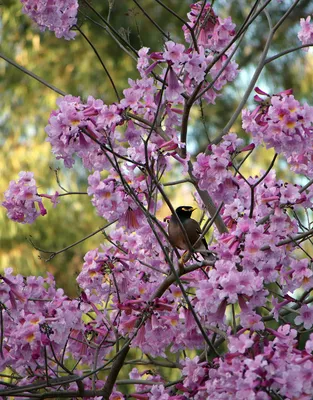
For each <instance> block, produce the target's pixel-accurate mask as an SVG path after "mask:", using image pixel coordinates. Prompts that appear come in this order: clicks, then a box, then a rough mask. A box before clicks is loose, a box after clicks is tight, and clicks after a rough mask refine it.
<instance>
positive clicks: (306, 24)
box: [298, 15, 313, 51]
mask: <svg viewBox="0 0 313 400" xmlns="http://www.w3.org/2000/svg"><path fill="white" fill-rule="evenodd" d="M300 27H301V29H300V31H299V32H298V38H299V40H300V41H301V43H302V44H310V43H313V25H312V24H311V16H310V15H309V16H307V17H306V19H304V18H301V19H300ZM304 50H305V51H308V50H309V48H308V47H307V48H304Z"/></svg>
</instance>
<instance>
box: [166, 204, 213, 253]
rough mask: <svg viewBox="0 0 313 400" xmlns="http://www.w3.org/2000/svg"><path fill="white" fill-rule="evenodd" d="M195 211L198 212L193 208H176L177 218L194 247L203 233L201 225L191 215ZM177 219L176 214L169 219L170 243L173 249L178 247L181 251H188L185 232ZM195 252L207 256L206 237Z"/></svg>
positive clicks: (197, 245) (198, 244)
mask: <svg viewBox="0 0 313 400" xmlns="http://www.w3.org/2000/svg"><path fill="white" fill-rule="evenodd" d="M194 210H196V208H194V207H191V206H181V207H178V208H176V210H175V211H176V214H177V217H178V218H179V220H180V222H181V224H182V226H183V227H184V229H185V231H186V234H187V237H188V239H189V242H190V245H191V246H192V247H193V246H194V244H195V243H196V242H197V240H198V239H199V237H200V235H201V233H202V230H201V228H200V225H199V223H198V222H197V221H196V220H194V219H193V218H191V214H192V213H193V211H194ZM177 217H176V215H175V214H172V216H171V217H170V219H169V223H168V236H169V241H170V243H171V245H172V246H173V247H176V248H178V249H180V250H187V251H188V250H189V249H190V247H189V246H188V242H187V240H186V237H185V235H184V232H183V230H182V229H181V227H180V224H179V222H178V220H177ZM195 250H196V252H200V253H202V252H204V254H202V255H203V256H204V257H205V254H208V245H207V242H206V240H205V238H204V237H203V238H202V239H201V240H200V241H199V242H198V243H197V244H196V248H195Z"/></svg>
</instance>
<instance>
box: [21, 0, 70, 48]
mask: <svg viewBox="0 0 313 400" xmlns="http://www.w3.org/2000/svg"><path fill="white" fill-rule="evenodd" d="M21 2H22V4H24V6H23V13H25V14H27V15H29V17H30V18H31V19H33V20H34V21H35V22H36V23H37V24H38V25H39V27H40V29H41V30H45V29H46V28H48V29H49V30H51V31H54V32H55V36H56V37H57V38H61V37H64V38H65V39H67V40H69V39H73V38H74V37H75V35H76V33H75V32H73V31H70V29H71V28H72V26H73V25H75V24H76V22H77V17H76V16H77V12H78V2H77V0H66V1H61V0H52V1H47V0H35V1H33V0H21Z"/></svg>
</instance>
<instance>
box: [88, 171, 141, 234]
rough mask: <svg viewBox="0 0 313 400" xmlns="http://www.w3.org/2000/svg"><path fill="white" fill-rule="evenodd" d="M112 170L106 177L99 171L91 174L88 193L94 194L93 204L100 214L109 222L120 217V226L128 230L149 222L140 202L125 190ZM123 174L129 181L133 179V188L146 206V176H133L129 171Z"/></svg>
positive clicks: (139, 199)
mask: <svg viewBox="0 0 313 400" xmlns="http://www.w3.org/2000/svg"><path fill="white" fill-rule="evenodd" d="M111 172H112V175H111V176H109V177H108V178H106V179H101V177H100V172H99V171H96V172H94V174H93V175H90V176H89V178H88V182H89V185H90V186H89V187H88V194H89V196H93V198H92V204H93V205H94V206H95V208H96V209H97V211H98V214H99V215H100V216H101V217H103V218H105V219H106V220H108V221H109V222H111V221H114V220H117V219H118V220H119V222H118V224H119V225H120V226H125V227H126V228H127V229H128V230H135V229H138V228H139V226H141V225H143V224H146V223H147V222H146V218H145V216H144V214H143V212H142V210H141V209H140V206H139V205H138V203H135V201H134V200H133V198H132V196H130V194H129V193H127V192H126V191H125V187H124V185H122V183H121V181H120V180H119V179H117V176H116V174H114V172H113V171H111ZM114 175H115V177H114ZM123 176H124V179H126V180H128V181H129V182H130V180H131V179H132V190H134V191H136V195H137V198H138V201H139V202H140V203H141V204H142V205H145V206H146V205H147V201H146V200H147V185H146V181H145V179H144V176H138V175H137V176H136V175H135V174H132V177H131V174H127V173H125V174H124V175H123Z"/></svg>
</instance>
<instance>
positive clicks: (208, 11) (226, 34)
mask: <svg viewBox="0 0 313 400" xmlns="http://www.w3.org/2000/svg"><path fill="white" fill-rule="evenodd" d="M190 8H191V11H190V12H189V13H188V14H187V16H188V19H189V26H190V27H191V28H193V29H195V27H196V29H195V32H196V35H197V37H198V40H197V43H198V44H199V45H202V46H203V47H204V48H205V49H208V50H211V51H214V52H221V51H222V50H223V49H224V48H225V47H226V46H227V45H228V44H229V43H230V41H231V40H232V38H233V37H234V36H235V28H236V25H235V24H234V23H233V22H232V19H231V17H227V18H225V19H222V18H220V17H218V16H217V15H216V14H215V12H214V11H213V8H212V6H211V4H209V3H207V4H206V5H205V6H204V7H203V4H202V2H201V1H199V2H198V3H195V4H191V6H190ZM200 12H201V15H200ZM183 31H184V34H185V40H186V42H188V43H190V44H192V37H191V33H190V29H189V28H188V27H187V26H186V25H184V26H183Z"/></svg>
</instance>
